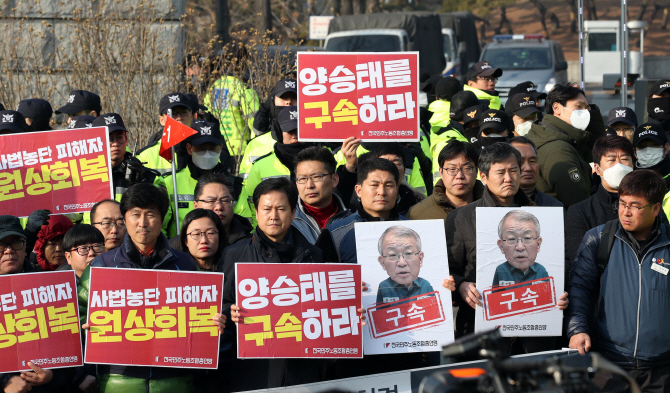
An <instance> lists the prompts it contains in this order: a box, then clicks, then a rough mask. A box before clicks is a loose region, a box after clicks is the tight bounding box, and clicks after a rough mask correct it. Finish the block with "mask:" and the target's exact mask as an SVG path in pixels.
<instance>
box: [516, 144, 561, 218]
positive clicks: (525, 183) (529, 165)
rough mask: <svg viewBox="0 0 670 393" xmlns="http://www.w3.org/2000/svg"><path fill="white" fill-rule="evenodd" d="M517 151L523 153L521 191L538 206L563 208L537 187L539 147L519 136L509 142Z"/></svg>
mask: <svg viewBox="0 0 670 393" xmlns="http://www.w3.org/2000/svg"><path fill="white" fill-rule="evenodd" d="M508 143H509V144H510V145H512V146H513V147H514V148H515V149H517V150H518V151H519V153H521V185H520V187H521V189H522V190H523V192H525V193H526V196H528V198H530V200H531V201H533V202H535V204H536V205H537V206H557V207H563V204H562V203H561V202H560V201H559V200H558V199H556V198H554V197H551V196H549V195H547V194H545V193H543V192H542V191H539V190H538V189H537V187H535V186H536V185H537V179H538V178H539V177H540V164H539V163H538V159H537V147H535V144H534V143H533V141H531V140H530V139H528V138H526V137H523V136H517V137H514V138H512V139H510V140H509V141H508Z"/></svg>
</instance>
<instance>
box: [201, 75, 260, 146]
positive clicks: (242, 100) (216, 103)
mask: <svg viewBox="0 0 670 393" xmlns="http://www.w3.org/2000/svg"><path fill="white" fill-rule="evenodd" d="M203 104H204V105H205V106H206V107H207V110H208V111H209V112H210V113H211V114H213V115H214V116H216V117H217V118H218V119H219V122H220V123H221V134H223V137H224V138H225V140H226V145H227V146H228V151H229V152H230V155H231V156H236V155H241V154H242V152H243V151H244V147H245V146H246V144H247V142H248V141H249V139H250V137H251V135H252V131H251V130H252V129H253V124H254V115H255V114H256V111H258V106H259V105H260V101H259V99H258V95H257V94H256V92H255V91H254V90H253V89H247V87H246V86H245V85H244V83H243V82H242V81H241V80H239V79H238V78H236V77H234V76H230V75H226V76H222V77H221V79H219V80H217V81H216V82H214V84H212V86H211V87H210V88H209V93H208V94H207V95H206V96H205V99H204V100H203Z"/></svg>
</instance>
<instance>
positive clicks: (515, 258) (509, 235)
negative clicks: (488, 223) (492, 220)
mask: <svg viewBox="0 0 670 393" xmlns="http://www.w3.org/2000/svg"><path fill="white" fill-rule="evenodd" d="M541 244H542V238H541V237H540V236H538V234H537V228H536V226H535V223H534V222H533V221H528V220H518V219H517V218H516V217H514V216H510V217H508V218H507V219H506V220H505V223H504V224H503V228H502V239H499V240H498V247H500V251H501V252H502V253H503V254H505V258H506V259H507V262H509V263H510V264H511V265H512V266H514V267H515V268H517V269H520V270H523V271H525V270H526V269H528V267H530V266H531V265H532V264H533V263H535V258H537V254H538V253H539V252H540V245H541Z"/></svg>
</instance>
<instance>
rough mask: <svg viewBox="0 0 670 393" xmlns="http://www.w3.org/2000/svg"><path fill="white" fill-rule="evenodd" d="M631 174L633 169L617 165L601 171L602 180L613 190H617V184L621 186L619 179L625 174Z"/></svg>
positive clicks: (620, 164)
mask: <svg viewBox="0 0 670 393" xmlns="http://www.w3.org/2000/svg"><path fill="white" fill-rule="evenodd" d="M631 172H633V168H631V167H629V166H627V165H624V164H622V163H618V164H616V165H614V166H613V167H611V168H607V169H605V170H604V171H603V180H605V181H606V182H607V184H609V185H610V187H612V188H613V189H615V190H618V189H619V184H621V179H623V177H624V176H626V175H627V174H629V173H631Z"/></svg>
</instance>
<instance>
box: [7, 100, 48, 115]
mask: <svg viewBox="0 0 670 393" xmlns="http://www.w3.org/2000/svg"><path fill="white" fill-rule="evenodd" d="M16 111H17V112H19V113H21V114H22V115H23V117H27V118H31V119H50V118H51V115H53V113H54V111H53V109H51V104H49V101H47V100H43V99H41V98H30V99H27V100H21V101H19V105H18V106H17V107H16Z"/></svg>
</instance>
